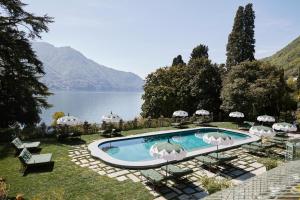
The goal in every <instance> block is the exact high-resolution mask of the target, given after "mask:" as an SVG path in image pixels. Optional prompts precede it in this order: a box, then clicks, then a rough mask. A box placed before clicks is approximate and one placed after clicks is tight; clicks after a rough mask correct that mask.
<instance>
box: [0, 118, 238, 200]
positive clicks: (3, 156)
mask: <svg viewBox="0 0 300 200" xmlns="http://www.w3.org/2000/svg"><path fill="white" fill-rule="evenodd" d="M211 125H214V126H220V127H226V128H232V127H233V126H235V125H233V124H232V123H211ZM167 129H171V127H164V128H148V129H140V130H132V131H124V132H123V135H133V134H138V133H144V132H150V131H157V130H167ZM99 138H101V137H100V136H99V135H84V136H82V140H84V141H85V142H86V143H90V142H91V141H93V140H95V139H99ZM41 142H42V148H43V149H42V151H41V153H49V152H51V153H53V160H54V161H55V164H54V168H53V171H51V172H42V173H29V174H27V175H26V176H22V174H21V173H20V172H19V169H20V163H19V160H18V159H17V157H15V156H14V151H13V149H12V148H11V147H10V145H7V144H0V177H3V178H5V179H6V181H7V183H8V184H9V185H10V190H9V196H10V197H14V196H16V195H17V194H23V195H24V197H25V198H26V199H35V200H40V199H43V200H45V199H49V200H50V199H51V200H52V199H58V200H60V199H72V200H76V199H81V200H82V199H153V197H152V196H151V194H150V193H149V192H148V191H147V190H146V189H145V187H144V186H143V185H142V184H141V183H133V182H131V181H125V182H119V181H117V180H116V179H112V178H109V177H107V176H100V175H98V174H97V173H96V172H93V171H92V170H88V169H86V168H81V167H79V166H77V165H75V164H74V163H73V162H72V161H71V159H70V157H69V156H68V150H69V149H72V146H71V145H70V144H65V143H64V144H62V143H58V142H57V141H56V140H54V139H44V140H41Z"/></svg>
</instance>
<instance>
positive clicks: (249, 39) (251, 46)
mask: <svg viewBox="0 0 300 200" xmlns="http://www.w3.org/2000/svg"><path fill="white" fill-rule="evenodd" d="M254 20H255V13H254V11H253V9H252V4H251V3H249V4H247V5H246V6H245V11H244V26H245V30H244V31H245V32H244V49H243V50H244V60H248V61H252V60H254V59H255V58H254V53H255V39H254V28H255V25H254Z"/></svg>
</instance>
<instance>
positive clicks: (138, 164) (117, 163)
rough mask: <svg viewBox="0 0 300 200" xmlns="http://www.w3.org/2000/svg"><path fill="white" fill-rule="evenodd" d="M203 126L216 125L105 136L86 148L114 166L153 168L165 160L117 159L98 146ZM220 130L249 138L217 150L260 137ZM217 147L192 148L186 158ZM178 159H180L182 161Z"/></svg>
mask: <svg viewBox="0 0 300 200" xmlns="http://www.w3.org/2000/svg"><path fill="white" fill-rule="evenodd" d="M205 128H216V127H196V128H187V129H178V130H176V129H175V130H162V131H152V132H147V133H141V134H136V135H130V136H125V137H115V138H105V139H99V140H96V141H94V142H92V143H90V144H89V145H88V150H89V152H90V153H91V155H92V156H93V157H96V158H98V159H100V160H102V161H103V162H105V163H107V164H109V165H111V166H115V167H120V168H126V169H147V168H155V167H160V166H162V165H164V164H165V163H166V161H165V160H163V159H155V160H149V161H124V160H119V159H116V158H113V157H111V156H109V155H108V154H107V153H106V152H104V151H102V150H101V149H99V148H98V146H99V145H100V144H102V143H105V142H109V141H116V140H120V139H130V138H139V137H144V136H152V135H160V134H167V133H176V132H181V131H189V130H196V129H205ZM216 129H220V130H225V131H232V132H237V133H241V134H244V135H247V136H249V138H247V139H245V140H241V141H237V142H235V143H234V144H232V145H226V146H225V145H219V146H218V150H226V149H232V148H234V147H236V148H237V147H239V146H241V145H243V144H247V143H251V142H255V141H258V140H260V137H258V136H256V135H252V134H250V133H249V132H244V131H240V130H234V129H227V128H216ZM216 150H217V147H216V146H212V147H208V148H204V149H199V150H194V151H192V152H187V155H186V158H185V159H183V160H186V159H191V158H193V157H196V156H199V155H202V154H207V153H211V152H213V151H216ZM183 160H180V161H183Z"/></svg>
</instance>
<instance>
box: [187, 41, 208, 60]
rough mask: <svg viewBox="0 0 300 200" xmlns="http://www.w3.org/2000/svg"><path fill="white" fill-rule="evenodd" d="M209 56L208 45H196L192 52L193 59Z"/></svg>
mask: <svg viewBox="0 0 300 200" xmlns="http://www.w3.org/2000/svg"><path fill="white" fill-rule="evenodd" d="M202 57H204V58H208V46H206V45H203V44H200V45H198V46H196V47H195V48H194V49H193V51H192V53H191V58H190V59H191V60H192V59H195V58H202Z"/></svg>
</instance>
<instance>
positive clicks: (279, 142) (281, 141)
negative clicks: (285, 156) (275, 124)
mask: <svg viewBox="0 0 300 200" xmlns="http://www.w3.org/2000/svg"><path fill="white" fill-rule="evenodd" d="M269 141H270V142H271V143H272V144H274V145H276V146H278V147H284V148H285V145H286V142H288V141H289V137H281V136H274V137H272V138H271V139H270V140H269Z"/></svg>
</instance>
